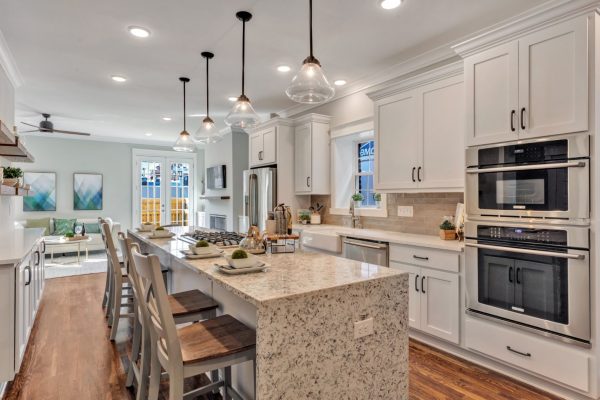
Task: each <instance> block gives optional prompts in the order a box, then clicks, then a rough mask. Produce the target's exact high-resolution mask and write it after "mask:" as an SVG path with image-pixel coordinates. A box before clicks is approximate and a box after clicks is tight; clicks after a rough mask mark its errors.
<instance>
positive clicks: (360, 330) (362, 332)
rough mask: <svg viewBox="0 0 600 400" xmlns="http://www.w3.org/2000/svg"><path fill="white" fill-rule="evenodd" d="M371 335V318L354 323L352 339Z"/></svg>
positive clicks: (372, 331)
mask: <svg viewBox="0 0 600 400" xmlns="http://www.w3.org/2000/svg"><path fill="white" fill-rule="evenodd" d="M373 333H374V330H373V318H367V319H363V320H362V321H357V322H355V323H354V339H360V338H361V337H365V336H369V335H372V334H373Z"/></svg>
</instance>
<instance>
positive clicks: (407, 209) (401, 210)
mask: <svg viewBox="0 0 600 400" xmlns="http://www.w3.org/2000/svg"><path fill="white" fill-rule="evenodd" d="M398 216H399V217H412V216H413V206H398Z"/></svg>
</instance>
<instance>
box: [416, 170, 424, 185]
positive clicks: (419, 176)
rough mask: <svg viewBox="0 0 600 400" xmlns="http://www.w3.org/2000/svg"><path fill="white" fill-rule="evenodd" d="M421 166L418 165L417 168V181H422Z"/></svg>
mask: <svg viewBox="0 0 600 400" xmlns="http://www.w3.org/2000/svg"><path fill="white" fill-rule="evenodd" d="M422 168H423V167H419V169H418V170H417V179H418V180H419V182H422V181H421V169H422Z"/></svg>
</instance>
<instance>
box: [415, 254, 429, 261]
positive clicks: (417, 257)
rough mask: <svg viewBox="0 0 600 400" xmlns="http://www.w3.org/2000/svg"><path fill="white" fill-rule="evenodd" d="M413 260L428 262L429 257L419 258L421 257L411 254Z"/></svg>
mask: <svg viewBox="0 0 600 400" xmlns="http://www.w3.org/2000/svg"><path fill="white" fill-rule="evenodd" d="M413 258H414V259H416V260H423V261H429V257H421V256H417V255H415V254H413Z"/></svg>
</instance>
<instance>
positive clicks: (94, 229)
mask: <svg viewBox="0 0 600 400" xmlns="http://www.w3.org/2000/svg"><path fill="white" fill-rule="evenodd" d="M84 225H85V233H86V234H88V233H100V224H99V223H97V222H86V223H85V224H84Z"/></svg>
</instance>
